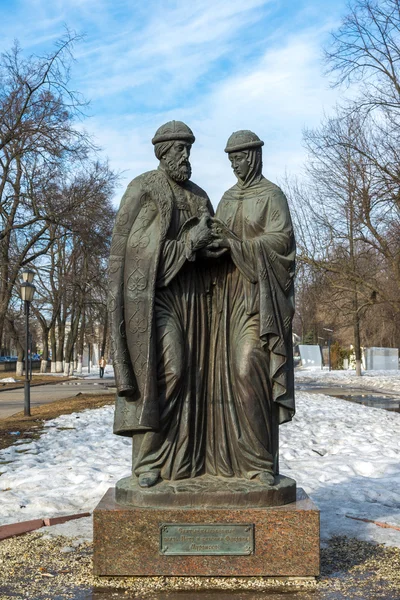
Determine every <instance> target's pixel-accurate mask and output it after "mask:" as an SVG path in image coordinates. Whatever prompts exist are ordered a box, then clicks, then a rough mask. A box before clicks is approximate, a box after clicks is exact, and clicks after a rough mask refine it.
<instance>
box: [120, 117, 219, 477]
mask: <svg viewBox="0 0 400 600" xmlns="http://www.w3.org/2000/svg"><path fill="white" fill-rule="evenodd" d="M194 140H195V137H194V135H193V133H192V131H191V129H189V127H187V125H185V124H184V123H182V122H180V121H171V122H169V123H166V124H165V125H163V126H162V127H160V128H159V129H158V130H157V132H156V134H155V136H154V138H153V140H152V143H153V144H154V151H155V154H156V157H157V158H158V159H159V161H160V164H159V167H158V169H157V170H154V171H150V172H148V173H144V174H143V175H140V176H139V177H136V178H135V179H134V180H133V181H131V183H130V184H129V186H128V188H127V190H126V192H125V194H124V196H123V198H122V201H121V206H120V209H119V212H118V215H117V218H116V222H115V227H114V231H113V236H112V243H111V256H110V264H109V285H110V292H109V302H110V308H109V310H110V316H111V341H112V347H113V356H114V369H115V378H116V384H117V400H116V409H115V421H114V432H115V433H117V434H119V435H125V436H132V438H133V465H132V467H133V473H134V475H136V476H137V477H138V480H139V485H140V486H141V487H150V486H153V485H155V484H156V483H157V481H158V480H159V478H161V479H167V480H178V479H184V478H192V477H195V476H196V475H199V474H201V473H202V472H203V470H204V460H205V435H206V407H205V401H206V385H207V381H206V377H207V376H206V373H207V363H208V360H209V356H208V340H209V323H208V318H209V317H208V304H209V288H210V278H209V274H208V269H207V268H206V267H205V263H206V261H204V260H203V259H202V258H201V257H200V256H199V251H201V250H202V249H204V248H205V247H206V246H207V245H209V244H210V243H211V242H212V239H213V238H212V232H211V229H210V227H209V219H210V217H211V215H212V214H213V209H212V206H211V204H210V201H209V199H208V197H207V194H206V193H205V192H204V191H203V190H202V189H201V188H199V187H198V186H197V185H195V184H194V183H192V182H191V181H190V175H191V167H190V162H189V155H190V150H191V147H192V144H193V142H194Z"/></svg>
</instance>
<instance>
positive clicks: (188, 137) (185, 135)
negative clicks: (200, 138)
mask: <svg viewBox="0 0 400 600" xmlns="http://www.w3.org/2000/svg"><path fill="white" fill-rule="evenodd" d="M195 139H196V138H195V137H194V135H193V131H192V130H191V129H190V127H188V126H187V125H186V124H185V123H183V122H182V121H168V123H165V124H164V125H161V127H159V128H158V129H157V131H156V134H155V136H154V137H153V139H152V140H151V142H152V144H158V143H159V142H170V141H172V140H185V142H189V143H190V144H193V142H194V140H195Z"/></svg>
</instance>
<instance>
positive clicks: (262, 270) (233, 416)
mask: <svg viewBox="0 0 400 600" xmlns="http://www.w3.org/2000/svg"><path fill="white" fill-rule="evenodd" d="M262 146H263V142H262V141H261V140H260V138H259V137H258V136H257V135H256V134H255V133H253V132H251V131H237V132H235V133H233V134H232V135H231V137H230V138H229V140H228V143H227V146H226V148H225V152H227V153H228V155H229V160H230V162H231V165H232V168H233V171H234V173H235V175H236V177H237V179H238V181H237V183H236V185H234V186H233V187H232V188H231V189H229V190H228V191H227V192H226V193H225V194H224V196H223V198H222V200H221V202H220V204H219V206H218V209H217V213H216V220H215V221H214V225H213V228H214V234H215V244H216V245H217V246H219V247H220V248H225V249H226V254H225V255H223V257H221V258H220V266H219V270H218V273H217V275H216V285H215V289H214V292H213V304H212V306H213V310H212V313H213V315H212V328H211V331H212V345H211V361H210V365H211V366H210V374H209V397H210V402H209V406H208V435H207V458H206V472H207V473H209V474H211V475H219V476H223V477H238V478H245V479H256V480H257V479H258V480H259V481H260V482H261V483H262V484H265V485H266V486H273V485H274V483H275V482H276V478H275V476H276V475H277V474H278V472H279V466H278V425H279V423H284V422H285V421H288V420H290V419H291V418H292V416H293V414H294V381H293V354H292V318H293V314H294V290H293V281H294V271H295V240H294V235H293V227H292V221H291V218H290V214H289V209H288V204H287V201H286V198H285V196H284V194H283V192H282V191H281V190H280V189H279V187H277V186H276V185H274V184H273V183H271V182H270V181H268V180H267V179H265V177H263V175H262V154H261V152H262V151H261V147H262Z"/></svg>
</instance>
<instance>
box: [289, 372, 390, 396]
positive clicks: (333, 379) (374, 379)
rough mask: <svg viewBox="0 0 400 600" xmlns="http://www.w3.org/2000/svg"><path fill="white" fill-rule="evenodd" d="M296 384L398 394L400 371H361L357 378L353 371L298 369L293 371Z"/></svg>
mask: <svg viewBox="0 0 400 600" xmlns="http://www.w3.org/2000/svg"><path fill="white" fill-rule="evenodd" d="M295 380H296V383H317V384H320V385H324V386H329V385H331V384H333V385H343V386H344V385H345V386H351V387H356V388H370V389H372V388H375V389H376V390H379V391H386V392H392V393H399V394H400V371H363V374H362V377H357V375H356V372H355V371H354V370H351V369H349V370H347V371H344V370H342V371H329V370H328V369H318V368H315V367H299V368H297V369H295Z"/></svg>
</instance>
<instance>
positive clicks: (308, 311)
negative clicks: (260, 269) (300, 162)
mask: <svg viewBox="0 0 400 600" xmlns="http://www.w3.org/2000/svg"><path fill="white" fill-rule="evenodd" d="M348 10H349V12H348V14H347V15H346V16H345V17H344V18H343V20H342V23H341V25H340V27H339V28H338V30H337V31H335V32H333V33H332V34H331V38H330V43H329V44H328V46H327V47H326V48H325V50H324V61H325V67H326V74H327V76H328V77H330V80H331V82H332V85H334V86H341V87H342V88H344V89H345V91H347V93H345V94H344V97H343V101H342V102H341V103H340V105H338V106H337V107H336V109H335V111H334V112H333V114H331V115H329V116H326V117H325V118H324V119H323V121H322V122H321V124H320V126H319V127H317V128H315V129H308V130H306V131H305V132H304V142H305V146H306V149H307V153H308V158H307V164H306V176H305V178H304V179H302V180H301V181H298V180H294V179H289V178H288V181H287V182H286V184H287V185H286V188H287V190H288V193H289V196H290V200H291V205H292V211H293V214H294V220H295V225H296V230H297V241H298V260H299V267H298V278H297V315H296V318H295V331H297V333H298V334H299V335H300V337H302V338H303V340H304V339H305V340H306V341H312V342H313V343H318V342H319V341H320V339H321V338H324V337H326V334H325V335H324V328H329V329H333V330H334V332H335V338H336V339H337V340H339V341H341V342H342V343H344V344H349V343H352V344H353V346H354V349H355V358H356V363H357V372H358V373H361V346H362V345H366V346H390V347H396V346H397V347H399V346H400V293H399V292H400V244H399V235H400V71H399V69H400V2H399V0H353V2H351V4H350V5H349V9H348ZM354 90H356V92H355V91H354Z"/></svg>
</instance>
